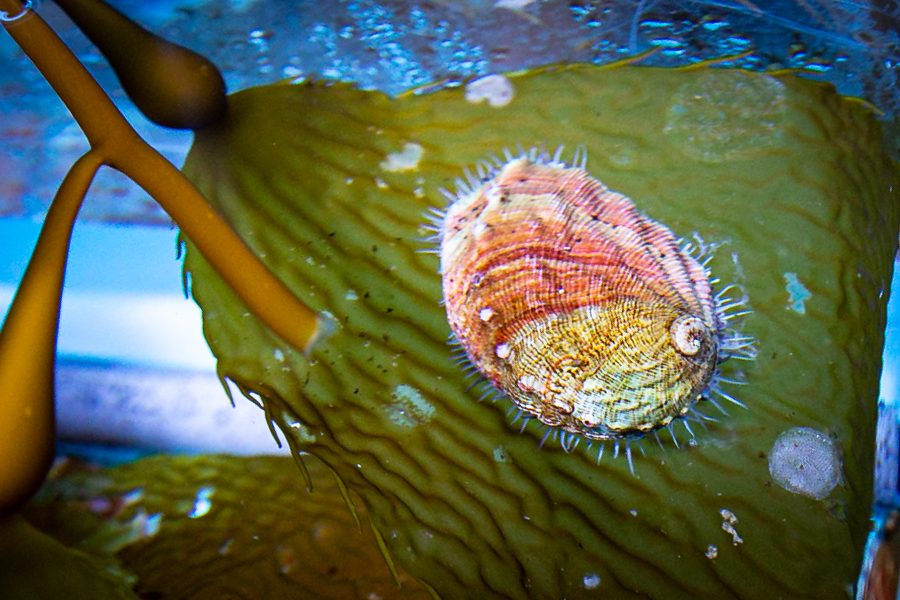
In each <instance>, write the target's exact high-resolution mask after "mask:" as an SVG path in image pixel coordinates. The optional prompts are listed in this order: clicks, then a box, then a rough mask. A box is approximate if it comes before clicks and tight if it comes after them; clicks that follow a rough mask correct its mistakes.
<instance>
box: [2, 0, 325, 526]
mask: <svg viewBox="0 0 900 600" xmlns="http://www.w3.org/2000/svg"><path fill="white" fill-rule="evenodd" d="M67 5H68V6H69V8H73V7H76V6H77V7H78V11H79V13H80V16H81V19H80V20H82V21H85V22H87V21H90V20H92V19H94V17H95V15H99V16H97V17H96V18H97V19H100V22H103V20H104V19H107V21H106V22H109V21H108V19H109V12H108V8H107V7H105V6H104V5H102V4H100V3H96V2H93V1H91V2H87V1H84V2H69V3H67ZM0 11H2V16H3V25H4V28H5V29H6V31H7V32H8V33H9V34H10V35H11V36H12V38H13V39H14V40H15V41H16V43H18V44H19V46H20V47H21V48H22V50H23V52H24V53H25V54H26V55H27V56H28V57H29V58H30V59H31V60H32V61H33V62H34V64H35V66H36V67H37V68H38V70H40V72H41V73H42V74H43V75H44V77H45V78H46V79H47V81H48V82H49V83H50V85H51V86H52V87H53V88H54V90H55V91H56V93H57V94H58V95H59V97H60V98H61V99H62V101H63V102H64V103H65V105H66V106H67V107H68V108H69V110H70V111H71V112H72V115H73V116H74V117H75V120H76V121H77V122H78V124H79V126H80V127H81V129H82V131H84V134H85V136H86V137H87V138H88V141H89V142H90V145H91V150H90V151H89V152H88V153H87V154H85V156H83V157H82V158H81V159H79V161H78V162H77V163H76V164H75V166H73V168H72V170H71V171H70V173H69V175H68V176H67V177H66V180H65V181H64V183H63V185H62V187H61V188H60V191H59V194H58V195H57V197H56V199H55V200H54V202H53V205H52V206H51V208H50V212H49V213H48V216H47V221H46V223H45V225H44V229H43V231H42V233H41V238H40V241H39V243H38V246H37V248H36V250H35V254H34V257H33V258H32V261H31V263H30V264H29V267H28V270H27V272H26V275H25V278H24V279H23V282H22V285H21V286H20V289H19V291H18V293H17V294H16V298H15V300H14V302H13V306H12V308H11V309H10V312H9V316H8V318H7V319H6V322H5V324H4V327H3V330H2V334H0V398H2V400H0V457H2V461H0V462H2V466H0V514H7V513H11V512H13V511H15V510H16V509H17V507H19V506H20V505H21V504H22V503H23V502H24V501H25V500H27V499H28V497H29V496H30V495H31V494H32V493H34V491H35V490H36V489H37V487H38V486H39V485H40V482H41V481H42V479H43V477H44V475H45V473H46V470H47V468H48V467H49V464H50V461H51V459H52V453H53V450H52V448H53V438H54V423H53V369H54V358H55V349H56V327H57V323H58V316H59V300H60V293H61V289H62V281H63V277H64V274H65V260H66V254H67V251H68V242H69V235H70V233H71V228H72V225H73V224H74V221H75V216H76V215H77V212H78V209H79V207H80V205H81V201H82V199H83V198H84V195H85V194H86V192H87V188H88V186H89V184H90V181H91V180H92V178H93V176H94V174H95V173H96V171H97V169H98V168H99V167H100V166H101V165H107V166H111V167H113V168H115V169H117V170H119V171H121V172H123V173H124V174H125V175H127V176H128V177H130V178H131V179H132V180H134V181H135V182H136V183H137V184H138V185H140V186H141V187H142V188H144V190H146V191H147V193H149V194H150V196H152V197H153V198H154V199H156V200H157V202H159V204H160V205H161V206H162V207H163V208H164V209H165V210H166V212H168V213H169V215H170V216H171V217H172V219H173V220H174V221H175V222H176V223H177V224H178V226H179V227H180V228H181V231H182V232H183V233H184V234H185V235H186V236H187V237H189V238H190V239H191V240H192V241H193V242H194V243H195V244H196V245H197V246H198V247H199V248H201V252H202V253H203V255H204V256H205V257H206V258H207V259H208V260H209V261H210V263H212V264H214V265H216V267H215V268H216V269H217V270H218V272H219V273H221V275H222V277H224V278H225V279H226V280H227V281H228V282H229V284H230V285H231V286H232V287H233V288H234V290H235V292H236V293H237V294H238V295H239V296H240V297H241V298H242V300H243V301H244V302H245V303H246V305H247V308H248V309H249V310H250V311H251V312H253V313H254V314H256V316H258V317H259V318H260V320H261V321H262V322H264V323H266V324H267V326H268V327H270V328H271V329H272V331H273V332H275V333H276V334H278V335H279V336H280V337H281V338H283V339H284V340H285V341H286V342H287V343H289V344H290V345H291V346H293V347H294V348H297V349H298V350H302V351H309V350H310V349H311V347H312V344H313V342H314V341H315V339H316V337H317V335H319V334H320V332H321V330H322V327H321V325H320V323H319V319H318V317H317V316H316V314H315V313H314V312H312V311H311V310H310V309H309V308H307V307H306V305H304V304H303V303H302V302H301V301H300V300H298V299H297V298H296V297H295V296H294V294H293V293H292V292H291V291H290V290H289V289H288V288H287V287H286V286H285V285H284V284H282V283H281V281H279V280H278V279H277V278H276V277H275V276H274V275H272V273H271V272H270V271H269V270H268V269H267V267H266V266H265V265H264V264H263V263H262V262H261V261H260V260H259V259H258V258H257V257H256V256H255V255H254V254H253V253H252V252H251V251H250V249H249V248H247V246H246V245H245V244H244V243H243V242H242V241H241V239H240V238H239V237H238V236H237V235H236V234H235V233H234V231H233V230H232V229H231V227H230V226H229V225H228V224H227V223H226V222H225V221H224V220H222V218H221V217H220V216H219V215H218V213H216V211H215V210H213V209H212V208H211V207H210V206H209V204H208V203H207V201H206V199H205V198H203V196H202V195H201V194H200V193H199V192H198V191H197V190H196V188H194V186H193V185H191V184H190V183H189V182H188V181H187V180H186V179H185V178H184V177H183V176H182V175H181V173H180V172H179V171H178V169H176V168H175V167H174V166H173V165H172V164H171V163H169V162H168V161H167V160H166V159H165V158H163V157H162V156H161V155H160V154H159V153H158V152H156V151H155V150H154V149H153V148H151V147H150V146H149V145H148V144H147V143H146V142H144V141H143V140H142V139H141V138H140V137H139V136H138V135H137V133H136V132H135V131H134V130H133V129H132V128H131V127H130V126H129V125H128V123H127V122H126V120H125V118H124V117H123V116H122V114H121V113H120V112H119V111H118V109H117V108H116V107H115V105H113V103H112V101H110V99H109V98H108V97H107V96H106V94H105V93H104V92H103V91H102V90H101V88H100V87H99V86H98V85H97V83H96V82H95V81H94V79H93V78H92V77H91V76H90V74H89V73H88V72H87V71H86V70H85V69H84V67H83V66H82V65H81V63H80V62H78V59H77V58H76V57H75V56H74V55H73V54H72V52H71V51H70V50H69V49H68V48H67V47H66V46H65V44H64V43H63V42H62V40H60V39H59V37H58V36H57V35H56V34H55V33H54V32H53V31H52V30H51V29H50V28H49V27H48V26H47V24H46V23H45V22H44V20H43V19H41V17H40V16H38V15H37V14H35V13H34V12H33V11H32V10H31V9H30V6H23V5H22V4H21V3H20V2H18V1H17V0H0ZM117 18H124V17H121V15H119V16H118V17H117ZM146 35H150V34H146ZM133 38H134V40H135V41H134V44H136V45H137V46H142V48H132V47H128V43H129V41H130V40H129V39H122V38H119V39H116V40H115V44H116V45H117V46H120V47H121V50H122V51H123V52H124V53H126V54H127V53H128V52H141V51H143V52H148V51H152V50H153V47H154V46H153V45H152V44H150V43H149V42H148V39H147V37H146V36H133ZM155 47H156V48H157V49H158V50H159V52H158V53H157V56H156V57H155V58H154V60H152V61H150V62H151V63H152V67H153V68H152V69H151V71H150V72H149V73H146V72H143V71H142V72H141V73H140V75H139V76H140V77H143V78H145V79H146V80H148V81H149V86H148V87H151V88H152V87H164V86H163V84H161V83H160V80H162V79H165V78H166V77H167V76H168V70H167V69H166V68H160V67H159V65H160V64H162V62H160V61H165V60H166V59H167V58H172V60H174V62H176V63H178V62H179V61H180V58H179V56H178V55H177V53H174V52H172V48H173V46H172V45H170V44H168V45H156V46H155ZM219 77H221V76H219ZM213 79H214V78H213ZM206 83H208V81H207V82H203V81H201V82H200V84H201V88H202V89H201V90H200V91H197V90H195V92H196V93H185V94H181V95H176V96H170V101H172V102H178V101H179V99H180V100H185V99H186V100H185V101H186V102H187V103H188V104H190V105H191V107H192V108H197V107H198V106H206V107H207V108H206V110H208V111H210V112H208V113H207V114H206V115H203V114H200V115H197V114H194V115H193V117H192V119H194V121H195V122H196V123H203V124H208V123H209V122H211V121H213V120H215V119H217V118H221V116H222V114H223V113H224V110H223V109H222V108H221V107H222V106H224V103H225V98H224V87H217V86H215V85H212V86H210V85H206ZM204 86H205V87H204ZM203 96H206V98H205V99H204V98H203ZM198 98H200V100H198ZM151 104H152V103H151ZM182 108H183V107H175V108H174V109H173V111H171V112H172V114H181V113H184V111H183V110H181V109H182Z"/></svg>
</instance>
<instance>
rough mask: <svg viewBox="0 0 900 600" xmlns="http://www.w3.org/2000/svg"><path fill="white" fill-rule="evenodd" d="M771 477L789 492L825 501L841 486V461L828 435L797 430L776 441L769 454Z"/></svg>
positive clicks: (783, 433) (786, 432)
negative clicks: (824, 499) (839, 484)
mask: <svg viewBox="0 0 900 600" xmlns="http://www.w3.org/2000/svg"><path fill="white" fill-rule="evenodd" d="M769 474H771V475H772V479H774V480H775V483H777V484H778V485H780V486H781V487H783V488H784V489H786V490H788V491H789V492H794V493H795V494H802V495H804V496H808V497H810V498H813V499H815V500H821V499H823V498H825V497H826V496H827V495H828V494H830V493H831V491H832V490H833V489H834V488H835V487H836V486H837V484H838V483H839V482H840V479H841V461H840V457H839V456H838V451H837V448H836V447H835V445H834V442H833V441H832V440H831V438H829V437H828V436H827V435H825V434H823V433H821V432H819V431H816V430H815V429H812V428H810V427H793V428H791V429H788V430H787V431H783V432H782V433H781V435H779V436H778V438H776V440H775V444H774V445H773V446H772V450H771V451H770V452H769Z"/></svg>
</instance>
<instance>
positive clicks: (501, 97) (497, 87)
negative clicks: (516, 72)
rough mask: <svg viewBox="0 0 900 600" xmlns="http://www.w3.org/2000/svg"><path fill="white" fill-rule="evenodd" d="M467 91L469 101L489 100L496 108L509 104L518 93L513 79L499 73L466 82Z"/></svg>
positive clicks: (476, 102)
mask: <svg viewBox="0 0 900 600" xmlns="http://www.w3.org/2000/svg"><path fill="white" fill-rule="evenodd" d="M465 93H466V100H467V101H469V102H471V103H473V104H478V103H479V102H484V101H487V103H488V104H489V105H490V106H492V107H494V108H500V107H502V106H506V105H508V104H509V103H510V102H512V101H513V98H514V97H515V95H516V92H515V88H513V84H512V81H510V80H509V78H508V77H506V76H504V75H499V74H497V73H493V74H491V75H485V76H484V77H479V78H478V79H474V80H472V81H470V82H469V83H468V84H466V92H465Z"/></svg>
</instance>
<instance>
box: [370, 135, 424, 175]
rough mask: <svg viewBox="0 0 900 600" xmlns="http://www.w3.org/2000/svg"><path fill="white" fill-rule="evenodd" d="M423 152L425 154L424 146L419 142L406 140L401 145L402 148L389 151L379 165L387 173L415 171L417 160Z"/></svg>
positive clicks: (417, 166) (417, 165)
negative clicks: (397, 150) (396, 150)
mask: <svg viewBox="0 0 900 600" xmlns="http://www.w3.org/2000/svg"><path fill="white" fill-rule="evenodd" d="M423 154H425V148H423V147H422V146H421V145H419V144H415V143H411V142H407V143H406V144H404V145H403V150H401V151H399V152H391V153H390V154H388V155H387V156H386V157H385V160H384V161H383V162H382V163H381V164H380V165H379V166H380V167H381V168H382V169H383V170H385V171H388V172H389V173H402V172H404V171H415V170H416V169H418V168H419V161H420V160H421V159H422V155H423Z"/></svg>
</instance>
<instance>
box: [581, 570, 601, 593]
mask: <svg viewBox="0 0 900 600" xmlns="http://www.w3.org/2000/svg"><path fill="white" fill-rule="evenodd" d="M582 582H583V583H584V589H586V590H593V589H596V588H598V587H600V576H599V575H597V574H596V573H588V574H587V575H585V576H584V578H583V579H582Z"/></svg>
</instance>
